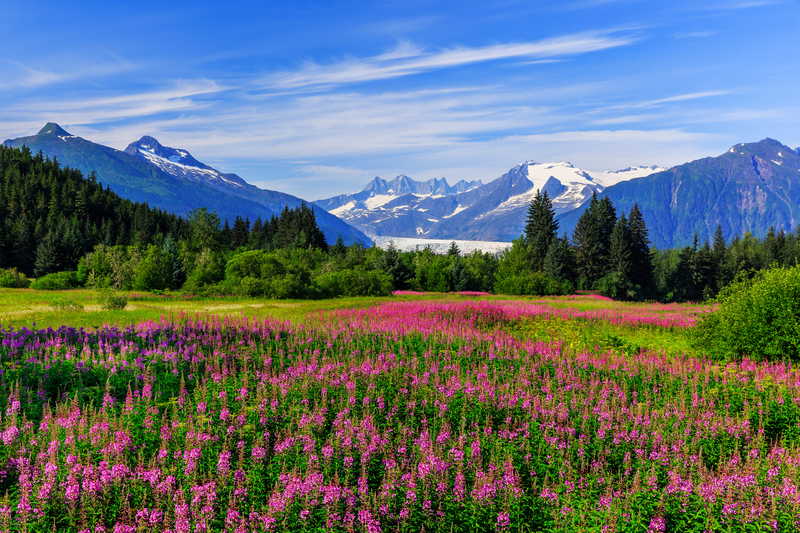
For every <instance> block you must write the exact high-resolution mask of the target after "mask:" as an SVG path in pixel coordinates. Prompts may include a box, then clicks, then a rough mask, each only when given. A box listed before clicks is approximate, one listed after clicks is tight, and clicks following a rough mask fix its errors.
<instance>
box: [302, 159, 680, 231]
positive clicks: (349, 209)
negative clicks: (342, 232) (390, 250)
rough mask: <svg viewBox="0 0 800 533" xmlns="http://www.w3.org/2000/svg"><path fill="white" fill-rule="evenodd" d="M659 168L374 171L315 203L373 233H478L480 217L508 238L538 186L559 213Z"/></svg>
mask: <svg viewBox="0 0 800 533" xmlns="http://www.w3.org/2000/svg"><path fill="white" fill-rule="evenodd" d="M662 170H665V169H663V168H660V167H656V166H649V167H647V166H632V167H628V168H624V169H621V170H616V171H606V172H593V171H587V170H583V169H580V168H577V167H575V166H574V165H572V164H571V163H569V162H568V161H560V162H558V163H536V162H534V161H526V162H525V163H522V164H521V165H517V166H516V167H514V168H513V169H511V170H510V171H509V172H507V173H506V174H504V175H503V176H501V177H500V178H497V179H496V180H493V181H491V182H489V183H487V184H483V183H482V182H481V181H473V182H466V181H463V180H462V181H459V182H458V183H457V184H456V185H455V186H450V185H449V184H448V183H447V181H446V180H445V179H444V178H442V179H432V180H429V181H427V182H419V181H415V180H413V179H411V178H409V177H408V176H406V175H405V174H400V175H399V176H397V177H396V178H394V179H393V180H391V181H386V180H383V179H381V178H380V177H376V178H374V179H373V180H371V181H370V182H369V183H368V184H367V185H366V187H364V189H362V190H361V191H359V192H357V193H352V194H343V195H340V196H336V197H333V198H328V199H326V200H318V201H316V202H315V204H316V205H318V206H319V207H321V208H322V209H325V210H326V211H328V212H329V213H331V214H334V215H336V216H338V217H339V218H341V219H342V220H345V221H346V222H348V223H349V224H351V225H353V226H355V227H357V228H359V229H360V230H362V231H363V232H365V233H366V234H367V235H370V236H373V237H375V236H378V237H379V236H381V235H386V234H391V235H395V236H398V237H402V236H405V237H412V236H422V235H425V236H430V237H438V236H443V235H446V236H454V237H458V236H459V235H464V234H468V235H470V237H472V236H480V235H481V234H482V233H484V231H483V230H482V229H480V228H478V227H475V223H476V222H478V226H487V225H493V226H494V230H492V231H490V232H489V233H488V234H487V235H490V236H492V237H502V238H506V237H507V233H506V232H505V231H504V230H500V229H499V228H500V227H502V226H505V227H506V228H509V229H510V228H516V226H517V225H519V223H520V220H524V218H525V213H526V212H527V209H528V206H529V205H530V203H531V201H532V200H533V198H534V196H535V195H536V192H537V191H546V192H547V194H548V196H549V198H550V199H551V200H552V202H553V208H554V210H555V212H556V213H557V214H558V213H563V212H567V211H571V210H572V209H575V208H576V207H579V206H581V205H583V204H584V203H585V202H586V201H588V200H589V198H591V196H592V194H594V193H600V192H602V191H603V189H605V188H606V187H608V186H611V185H614V184H617V183H619V182H622V181H626V180H630V179H635V178H640V177H644V176H647V175H650V174H652V173H654V172H660V171H662ZM514 231H516V230H514Z"/></svg>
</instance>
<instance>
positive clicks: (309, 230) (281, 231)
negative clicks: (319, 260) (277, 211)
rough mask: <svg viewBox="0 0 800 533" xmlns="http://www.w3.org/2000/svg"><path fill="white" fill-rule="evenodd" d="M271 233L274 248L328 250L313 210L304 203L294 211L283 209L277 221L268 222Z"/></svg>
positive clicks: (287, 208)
mask: <svg viewBox="0 0 800 533" xmlns="http://www.w3.org/2000/svg"><path fill="white" fill-rule="evenodd" d="M270 226H272V228H270V229H271V231H272V233H273V237H272V241H271V242H272V246H273V247H275V248H308V247H312V248H319V249H321V250H323V251H327V250H328V243H327V242H326V241H325V235H324V234H323V233H322V231H320V229H319V226H318V225H317V219H316V215H315V214H314V208H313V207H311V208H310V209H309V207H308V206H307V205H306V203H305V202H303V203H302V204H300V206H299V207H296V208H294V209H292V208H289V207H284V208H283V211H281V216H280V218H278V219H272V220H271V221H270Z"/></svg>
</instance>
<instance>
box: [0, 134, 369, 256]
mask: <svg viewBox="0 0 800 533" xmlns="http://www.w3.org/2000/svg"><path fill="white" fill-rule="evenodd" d="M3 144H4V145H5V146H11V147H21V146H23V145H26V146H28V148H29V149H30V150H31V151H32V152H34V153H36V152H39V151H40V150H41V151H42V153H43V154H44V155H46V156H48V157H51V158H57V159H58V161H59V163H60V164H61V165H64V166H69V167H72V168H76V169H79V170H80V171H82V172H83V173H84V174H86V175H88V174H89V173H90V172H92V171H94V172H95V173H96V174H97V178H98V180H99V181H100V182H101V183H103V184H104V185H108V186H109V187H111V189H112V190H114V192H116V193H117V194H119V195H120V196H122V197H125V198H129V199H131V200H134V201H139V202H147V203H148V204H149V205H150V206H151V207H157V208H160V209H164V210H167V211H170V212H174V213H176V214H180V215H185V214H187V213H189V212H190V211H191V210H192V209H196V208H199V207H207V208H208V209H209V210H213V211H216V212H217V214H218V215H219V216H220V218H222V219H226V218H227V219H228V220H229V222H230V223H232V222H233V220H234V219H235V217H236V216H237V215H238V216H241V217H242V218H245V217H249V218H250V221H251V222H252V221H253V220H255V219H256V218H257V217H258V216H259V215H261V216H262V217H265V218H267V217H270V216H271V215H273V214H274V215H278V214H280V211H281V210H282V209H283V208H284V207H286V206H288V207H296V206H298V205H300V203H301V202H302V200H301V199H300V198H297V197H295V196H291V195H289V194H285V193H281V192H275V191H268V190H264V189H259V188H258V187H255V186H254V185H250V184H248V183H247V182H245V181H244V180H243V179H242V178H240V177H239V176H236V175H235V174H223V173H221V172H218V171H217V170H214V169H213V168H211V167H209V166H207V165H204V164H202V163H200V162H199V161H197V160H196V159H194V158H193V157H192V156H191V155H190V154H189V153H188V152H187V151H185V150H176V149H173V148H167V147H164V146H161V145H160V144H159V143H158V141H156V140H155V139H153V138H152V137H143V138H142V139H140V140H139V141H137V142H136V143H131V145H129V146H128V149H126V151H125V152H122V151H119V150H115V149H114V148H109V147H107V146H103V145H101V144H96V143H93V142H91V141H88V140H86V139H82V138H80V137H76V136H74V135H70V134H69V133H68V132H67V131H65V130H64V129H63V128H61V127H60V126H59V125H58V124H54V123H48V124H46V125H45V127H44V128H42V129H41V131H39V133H38V134H36V135H33V136H30V137H22V138H18V139H9V140H7V141H5V142H4V143H3ZM143 152H146V153H147V154H148V155H145V154H144V153H143ZM317 222H318V224H319V226H320V229H321V230H322V231H323V232H324V233H325V237H326V239H327V240H328V241H329V242H330V243H333V242H334V241H335V240H336V238H337V237H338V236H339V234H341V235H342V237H343V238H344V239H345V242H348V243H351V242H356V241H359V242H362V243H364V244H370V243H371V241H370V239H369V238H368V237H366V235H364V234H363V233H362V232H360V231H359V230H357V229H355V228H352V227H350V226H349V225H348V224H347V223H345V222H343V221H342V220H341V219H338V218H337V217H335V216H333V215H330V214H328V213H327V212H325V211H323V210H321V209H318V210H317Z"/></svg>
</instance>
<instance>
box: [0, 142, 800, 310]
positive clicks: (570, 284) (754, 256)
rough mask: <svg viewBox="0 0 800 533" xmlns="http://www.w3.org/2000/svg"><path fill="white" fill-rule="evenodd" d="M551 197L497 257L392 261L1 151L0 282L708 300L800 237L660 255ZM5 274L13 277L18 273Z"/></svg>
mask: <svg viewBox="0 0 800 533" xmlns="http://www.w3.org/2000/svg"><path fill="white" fill-rule="evenodd" d="M558 229H559V228H558V222H557V221H556V220H555V213H554V211H553V206H552V201H551V200H550V199H549V198H548V195H547V193H546V192H538V191H537V194H536V195H535V197H534V199H533V201H532V202H531V205H530V207H529V210H528V217H527V220H526V226H525V232H524V233H523V235H521V236H520V238H519V239H517V240H515V241H514V242H513V243H512V246H511V247H510V248H509V249H508V250H506V251H505V252H503V253H501V254H498V255H493V254H489V253H482V252H479V251H475V252H472V253H470V254H462V253H461V251H460V250H459V249H458V247H457V246H456V245H455V243H453V244H452V245H451V247H450V249H449V250H448V252H447V253H444V254H436V253H433V252H432V251H431V250H430V249H429V248H417V249H416V250H413V251H406V252H401V251H400V250H398V249H397V248H396V247H394V246H393V245H392V246H390V247H389V248H388V249H387V250H381V249H379V248H377V247H372V248H365V247H363V246H361V245H358V244H356V245H352V246H345V245H344V243H343V241H342V239H341V237H340V238H339V239H338V240H337V242H336V243H334V244H333V245H329V243H327V242H326V240H325V237H324V235H323V233H322V232H321V231H320V229H319V227H318V225H317V222H316V216H315V213H314V209H313V207H309V206H307V205H306V204H301V205H300V206H298V207H294V208H290V207H288V206H286V207H284V208H283V210H282V211H281V213H280V214H279V215H277V216H275V215H273V216H271V217H269V218H268V219H266V220H265V219H262V218H261V217H259V218H258V219H257V220H255V221H250V220H249V219H247V218H245V219H242V218H241V217H236V219H235V220H234V221H233V224H229V222H228V220H220V218H219V216H217V215H216V213H214V212H211V211H209V210H207V209H205V208H202V209H197V210H194V211H192V212H191V213H190V214H189V215H188V216H186V217H181V216H178V215H175V214H172V213H167V212H165V211H162V210H159V209H153V208H150V207H149V206H148V205H147V204H146V203H141V202H132V201H130V200H126V199H124V198H121V197H119V196H118V195H117V194H116V193H114V192H113V191H111V190H110V189H109V188H108V187H105V188H104V187H103V186H102V185H101V184H100V183H99V182H98V180H97V178H96V176H95V175H94V173H92V174H90V175H89V176H87V177H84V176H83V175H82V174H81V173H80V172H79V171H77V170H74V169H70V168H62V167H61V166H60V165H59V163H58V161H57V160H56V159H49V158H46V157H44V156H43V155H42V153H41V152H40V153H38V154H36V155H32V154H31V153H30V151H29V150H28V149H27V148H26V147H23V148H21V149H17V148H7V147H0V269H4V270H3V271H2V272H0V286H26V284H27V283H28V281H27V278H29V277H35V278H37V280H36V282H35V284H34V287H39V288H70V287H77V286H94V287H114V288H119V289H126V290H142V291H153V290H155V291H165V290H170V291H176V290H183V291H184V292H191V293H216V294H238V295H246V296H254V297H256V296H260V297H272V298H319V297H330V296H340V295H347V296H357V295H381V294H388V293H389V292H391V291H394V290H421V291H436V292H447V291H487V292H489V291H492V292H498V293H506V294H535V295H544V294H571V293H572V292H573V291H574V290H576V289H583V290H593V291H598V292H600V293H602V294H606V295H608V296H611V297H613V298H616V299H629V300H641V299H656V300H661V301H679V300H702V299H705V298H709V297H713V296H714V295H715V294H716V293H717V292H718V291H719V290H720V289H721V288H722V287H724V286H725V285H726V284H728V283H729V282H730V281H732V280H733V279H734V278H735V277H736V276H737V275H738V274H739V273H741V272H751V271H756V270H760V269H765V268H769V267H770V266H771V265H793V264H794V263H795V262H796V261H797V260H798V258H800V238H798V237H799V236H798V234H797V232H791V233H786V232H784V231H780V232H775V231H774V230H771V231H770V233H769V235H767V237H766V238H764V239H756V238H754V237H753V236H752V235H750V234H746V235H745V236H743V237H741V238H739V237H734V238H733V239H732V240H731V241H730V242H729V243H726V241H725V238H724V236H723V235H722V230H721V229H720V228H718V229H717V233H716V234H715V238H714V241H713V243H711V244H709V243H703V244H702V245H701V244H699V243H697V242H696V241H695V243H694V245H693V246H687V247H683V248H677V249H671V250H658V249H655V248H653V247H651V246H650V242H649V239H648V230H647V227H646V225H645V222H644V220H643V218H642V214H641V212H640V211H639V209H638V206H636V205H635V206H634V207H633V209H631V211H630V212H628V213H624V212H623V213H617V210H616V208H615V206H614V205H613V203H612V202H611V201H610V200H609V199H608V198H600V199H598V198H597V196H596V195H595V196H593V197H592V199H591V201H590V202H589V204H588V208H587V209H586V210H585V211H584V213H583V215H582V216H581V217H580V219H579V221H578V223H577V225H576V227H575V229H574V231H573V232H572V235H571V236H567V235H566V234H562V235H561V236H559V233H558ZM11 269H14V270H13V272H12V270H11Z"/></svg>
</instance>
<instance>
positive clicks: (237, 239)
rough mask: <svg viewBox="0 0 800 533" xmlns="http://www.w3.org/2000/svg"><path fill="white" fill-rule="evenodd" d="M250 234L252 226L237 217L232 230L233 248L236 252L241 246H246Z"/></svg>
mask: <svg viewBox="0 0 800 533" xmlns="http://www.w3.org/2000/svg"><path fill="white" fill-rule="evenodd" d="M249 234H250V224H249V223H248V222H246V221H245V220H244V219H242V217H240V216H238V215H237V216H236V219H235V220H234V221H233V229H232V230H231V248H232V249H234V250H236V249H237V248H239V247H241V246H246V245H247V239H248V237H249V236H250V235H249Z"/></svg>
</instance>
